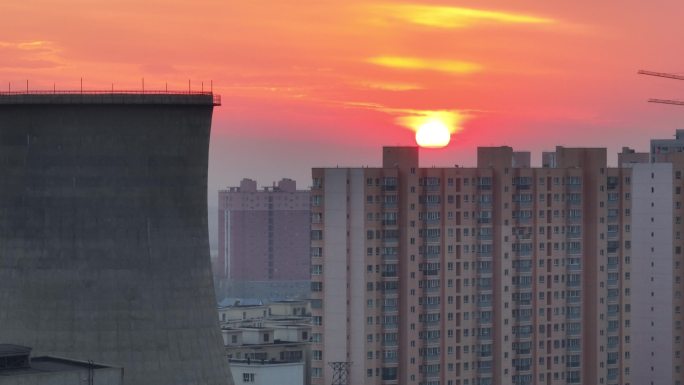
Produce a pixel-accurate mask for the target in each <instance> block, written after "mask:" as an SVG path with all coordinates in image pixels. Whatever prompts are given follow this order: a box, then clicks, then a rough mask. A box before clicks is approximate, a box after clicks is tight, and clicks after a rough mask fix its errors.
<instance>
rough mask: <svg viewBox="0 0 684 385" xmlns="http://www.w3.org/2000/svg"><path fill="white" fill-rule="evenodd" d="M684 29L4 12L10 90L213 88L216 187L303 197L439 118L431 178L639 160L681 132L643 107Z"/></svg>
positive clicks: (368, 10) (410, 8) (236, 7)
mask: <svg viewBox="0 0 684 385" xmlns="http://www.w3.org/2000/svg"><path fill="white" fill-rule="evenodd" d="M682 17H684V2H683V1H681V0H654V1H650V2H645V1H636V0H624V1H620V2H614V1H606V2H601V1H589V0H581V1H539V0H519V1H515V2H512V1H503V0H495V1H475V0H463V1H440V0H434V1H430V2H418V1H415V2H412V1H391V0H388V1H382V0H364V1H360V0H327V1H324V0H320V1H310V0H273V1H260V0H250V1H237V0H232V1H218V0H212V1H206V0H205V1H187V0H163V1H158V0H155V1H143V0H112V1H93V0H65V1H55V0H24V1H9V0H3V1H2V2H1V3H0V23H1V25H2V30H1V31H2V33H0V90H6V89H7V88H8V87H9V84H10V83H11V84H12V88H14V89H21V88H25V87H26V80H28V81H29V87H30V88H31V89H52V87H53V84H54V86H56V87H57V88H58V89H77V88H78V87H79V82H80V78H81V77H82V78H83V79H84V80H83V82H84V88H85V89H110V88H111V87H112V84H113V86H114V88H117V89H138V88H140V87H141V83H142V78H144V79H145V87H146V89H150V88H159V89H163V88H164V87H165V84H167V83H168V87H169V88H177V89H181V90H184V89H187V84H188V80H189V79H190V80H191V81H192V87H193V89H195V90H199V89H200V87H201V82H204V88H205V89H208V88H209V84H210V82H211V81H213V89H214V91H215V92H217V93H220V94H221V95H222V97H223V106H222V107H219V108H217V109H216V111H215V120H214V127H213V137H212V148H211V150H212V151H211V168H210V186H209V188H210V192H211V191H215V190H216V189H218V188H219V187H220V186H226V185H236V184H237V183H238V182H239V180H240V179H241V178H243V177H252V178H256V179H258V181H259V183H260V185H264V184H270V183H271V182H272V181H273V180H277V179H279V178H280V177H281V176H286V177H292V178H294V179H296V180H297V181H298V182H299V185H300V187H307V186H308V185H309V179H310V177H309V175H310V168H311V167H314V166H335V165H340V166H343V165H344V166H360V165H374V166H377V165H379V164H380V155H381V151H380V147H381V146H383V145H413V144H414V143H415V142H414V132H413V131H412V130H411V129H410V128H409V127H410V126H412V125H415V122H416V120H420V119H422V118H425V117H426V116H431V115H434V114H438V115H439V116H441V117H443V118H444V119H446V120H448V121H449V124H450V125H452V127H453V129H454V130H455V131H456V132H455V133H454V134H453V136H452V142H451V144H450V145H449V146H448V147H447V148H445V149H441V150H423V151H422V155H421V157H422V159H421V161H422V163H423V165H424V166H430V165H438V166H440V165H444V166H450V165H453V164H461V165H473V164H474V163H475V158H474V156H475V151H476V147H477V146H489V145H511V146H513V147H514V148H516V149H519V150H530V151H532V152H533V161H537V162H538V160H539V158H540V156H539V152H540V151H542V150H549V149H553V148H554V147H555V146H556V145H566V146H607V147H609V153H615V152H616V151H618V150H619V148H620V147H621V146H623V145H625V146H632V147H636V148H637V149H640V150H646V149H647V145H648V140H649V139H650V138H652V137H663V138H667V137H671V136H672V134H673V133H674V130H675V129H676V128H682V127H684V126H683V125H681V124H680V122H681V121H682V120H683V119H684V107H676V106H667V105H657V104H650V103H646V102H645V100H646V99H647V98H649V97H658V98H675V99H677V98H679V99H684V82H682V81H677V80H668V79H661V78H654V77H647V76H642V75H637V74H636V72H637V70H638V69H642V68H643V69H649V70H655V71H663V72H672V73H682V72H684V60H683V59H684V54H683V53H682V47H681V36H682V34H683V33H684V23H682ZM611 159H614V157H611ZM212 196H215V195H212V194H210V197H212ZM210 199H214V198H210Z"/></svg>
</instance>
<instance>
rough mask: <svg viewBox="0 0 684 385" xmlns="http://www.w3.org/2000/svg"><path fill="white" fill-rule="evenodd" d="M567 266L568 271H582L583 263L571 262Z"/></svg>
mask: <svg viewBox="0 0 684 385" xmlns="http://www.w3.org/2000/svg"><path fill="white" fill-rule="evenodd" d="M565 266H566V267H567V268H568V271H582V264H581V263H569V264H567V265H565Z"/></svg>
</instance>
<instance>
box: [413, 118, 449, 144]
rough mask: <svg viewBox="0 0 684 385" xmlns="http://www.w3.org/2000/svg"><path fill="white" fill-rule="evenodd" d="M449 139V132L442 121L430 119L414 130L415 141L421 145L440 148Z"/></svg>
mask: <svg viewBox="0 0 684 385" xmlns="http://www.w3.org/2000/svg"><path fill="white" fill-rule="evenodd" d="M450 140H451V132H449V127H447V125H446V124H444V122H442V121H441V120H437V119H431V120H428V121H427V122H425V123H423V124H422V125H420V127H418V131H416V143H418V145H419V146H421V147H429V148H440V147H445V146H446V145H447V144H449V141H450Z"/></svg>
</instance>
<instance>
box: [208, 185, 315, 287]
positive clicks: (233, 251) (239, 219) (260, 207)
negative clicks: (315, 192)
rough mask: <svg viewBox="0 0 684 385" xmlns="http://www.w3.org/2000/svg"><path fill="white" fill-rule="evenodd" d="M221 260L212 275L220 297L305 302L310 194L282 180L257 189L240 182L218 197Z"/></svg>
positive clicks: (219, 257) (307, 272) (223, 191)
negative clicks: (290, 298)
mask: <svg viewBox="0 0 684 385" xmlns="http://www.w3.org/2000/svg"><path fill="white" fill-rule="evenodd" d="M218 200H219V202H218V203H219V213H218V214H219V226H218V231H219V237H218V238H219V255H218V259H217V261H216V263H215V265H214V275H215V276H216V277H217V278H218V284H219V286H221V285H225V286H227V290H225V292H224V293H223V295H226V294H228V295H231V296H238V297H239V296H247V297H265V298H268V297H270V296H272V295H273V293H277V294H279V295H280V296H282V297H283V298H284V297H288V296H293V297H297V296H303V297H306V296H308V286H309V222H310V218H309V216H310V213H309V191H308V190H297V186H296V183H295V181H293V180H291V179H283V180H281V181H280V182H278V184H277V185H276V184H274V185H273V186H272V187H265V188H263V189H261V190H259V189H257V182H256V181H254V180H251V179H243V180H242V181H241V183H240V186H239V187H230V188H228V189H226V190H221V191H219V197H218Z"/></svg>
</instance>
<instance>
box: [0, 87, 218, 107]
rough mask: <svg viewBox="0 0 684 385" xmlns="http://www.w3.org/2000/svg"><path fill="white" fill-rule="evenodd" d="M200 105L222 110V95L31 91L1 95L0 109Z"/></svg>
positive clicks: (162, 92)
mask: <svg viewBox="0 0 684 385" xmlns="http://www.w3.org/2000/svg"><path fill="white" fill-rule="evenodd" d="M51 104H54V105H64V104H98V105H103V104H104V105H129V104H143V105H200V106H220V105H221V95H218V94H215V93H212V92H194V91H193V92H187V91H185V92H182V91H179V92H175V91H153V90H150V91H145V92H141V91H130V92H128V91H114V92H111V91H78V90H77V91H70V90H63V91H59V90H58V91H45V92H43V91H31V92H28V93H27V92H0V105H51Z"/></svg>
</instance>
